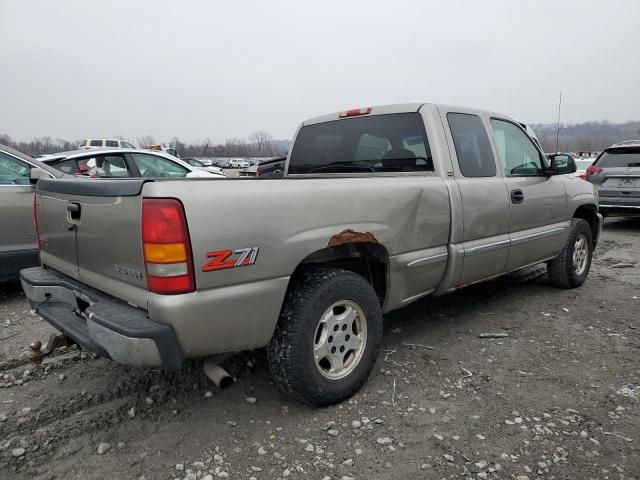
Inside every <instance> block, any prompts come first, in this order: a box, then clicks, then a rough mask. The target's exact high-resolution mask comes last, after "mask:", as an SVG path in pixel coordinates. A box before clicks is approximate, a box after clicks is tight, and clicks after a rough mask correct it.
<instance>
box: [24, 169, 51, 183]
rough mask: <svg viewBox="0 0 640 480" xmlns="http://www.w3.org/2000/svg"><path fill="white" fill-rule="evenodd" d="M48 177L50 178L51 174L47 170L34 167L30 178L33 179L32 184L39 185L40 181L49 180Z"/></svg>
mask: <svg viewBox="0 0 640 480" xmlns="http://www.w3.org/2000/svg"><path fill="white" fill-rule="evenodd" d="M48 177H49V174H48V173H47V172H46V171H45V170H43V169H41V168H38V167H33V168H32V169H31V171H30V172H29V178H30V179H31V183H32V184H34V185H35V184H36V183H38V180H40V179H41V178H48Z"/></svg>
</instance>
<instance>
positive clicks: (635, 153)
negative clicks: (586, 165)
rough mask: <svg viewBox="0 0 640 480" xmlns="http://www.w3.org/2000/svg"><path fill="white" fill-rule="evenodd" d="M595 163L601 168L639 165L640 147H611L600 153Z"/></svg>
mask: <svg viewBox="0 0 640 480" xmlns="http://www.w3.org/2000/svg"><path fill="white" fill-rule="evenodd" d="M597 165H598V166H600V167H602V168H616V167H617V168H620V167H622V168H624V167H640V147H638V148H611V149H609V150H607V151H605V152H604V153H603V154H602V156H601V157H600V158H599V159H598V161H597Z"/></svg>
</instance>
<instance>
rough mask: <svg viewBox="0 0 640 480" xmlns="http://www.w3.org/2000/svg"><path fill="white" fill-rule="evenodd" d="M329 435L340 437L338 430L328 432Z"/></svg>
mask: <svg viewBox="0 0 640 480" xmlns="http://www.w3.org/2000/svg"><path fill="white" fill-rule="evenodd" d="M327 433H328V434H329V435H331V436H332V437H337V436H338V430H334V429H333V428H332V429H331V430H327Z"/></svg>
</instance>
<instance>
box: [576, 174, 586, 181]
mask: <svg viewBox="0 0 640 480" xmlns="http://www.w3.org/2000/svg"><path fill="white" fill-rule="evenodd" d="M578 176H579V177H580V178H581V179H582V180H586V179H587V174H586V173H581V174H580V175H578Z"/></svg>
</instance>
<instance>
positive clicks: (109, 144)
mask: <svg viewBox="0 0 640 480" xmlns="http://www.w3.org/2000/svg"><path fill="white" fill-rule="evenodd" d="M104 144H105V146H107V147H117V146H118V141H117V140H105V142H104Z"/></svg>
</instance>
